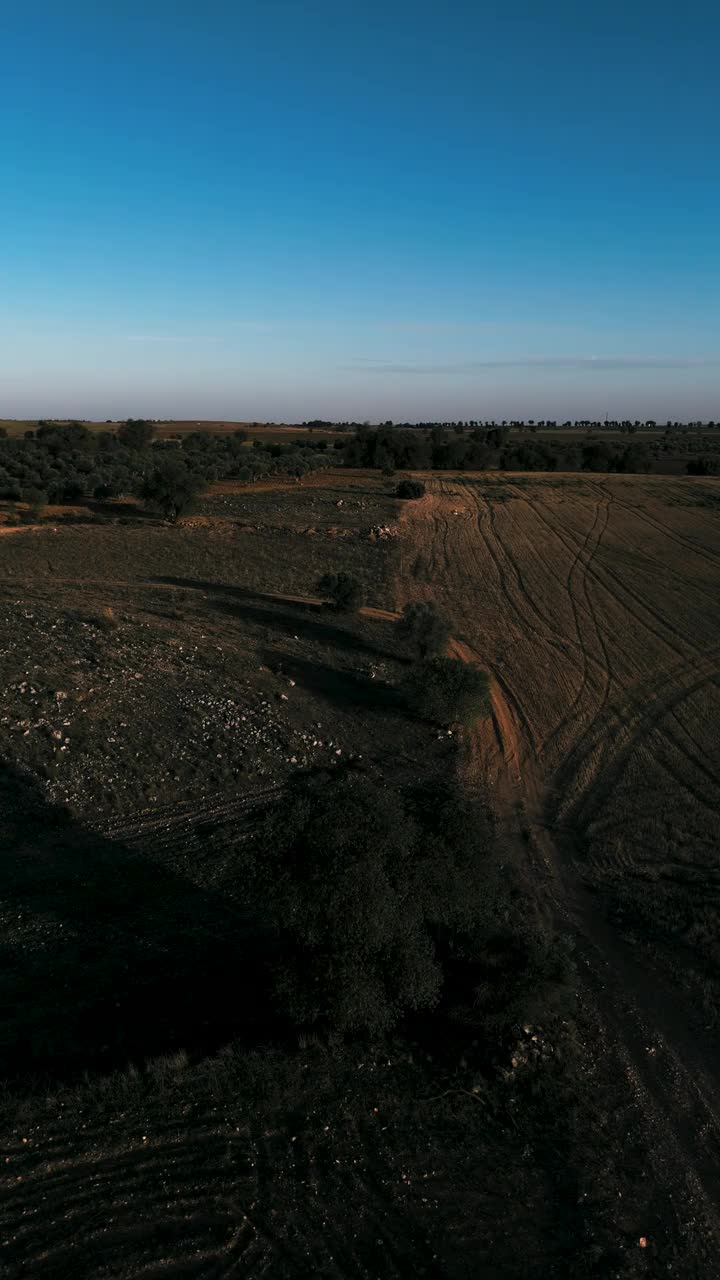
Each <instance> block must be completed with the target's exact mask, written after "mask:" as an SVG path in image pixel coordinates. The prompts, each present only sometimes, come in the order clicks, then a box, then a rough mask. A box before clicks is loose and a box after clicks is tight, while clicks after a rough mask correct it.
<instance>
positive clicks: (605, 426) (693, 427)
mask: <svg viewBox="0 0 720 1280" xmlns="http://www.w3.org/2000/svg"><path fill="white" fill-rule="evenodd" d="M300 425H301V426H303V427H306V428H307V430H308V431H316V430H318V431H320V430H321V431H360V430H361V429H366V430H367V429H372V430H376V429H377V428H375V427H372V428H371V424H370V423H369V422H331V421H329V420H328V419H325V418H313V419H311V420H310V421H309V422H303V423H301V424H300ZM378 427H396V428H398V429H400V430H405V431H432V430H434V429H438V428H440V429H442V430H443V431H457V432H462V431H469V430H472V429H473V428H476V427H483V428H485V430H495V429H497V428H498V427H499V428H501V429H503V430H505V429H506V428H507V429H508V430H512V431H529V432H531V433H532V432H536V431H592V432H595V431H611V432H614V433H617V432H618V431H619V432H621V433H623V434H625V433H627V434H628V435H634V433H635V432H636V431H670V430H672V431H701V430H714V429H716V428H717V429H720V422H715V421H714V420H710V421H709V422H701V421H699V420H698V421H697V422H671V421H670V419H668V420H667V422H656V421H655V419H654V418H646V419H644V420H641V419H640V418H635V419H634V420H633V419H631V418H603V419H591V418H575V419H570V418H568V419H566V421H565V422H557V421H554V420H553V421H551V420H550V419H549V418H548V419H545V418H542V419H537V420H536V419H535V418H512V419H509V420H508V419H503V420H502V422H497V421H496V420H495V419H494V418H493V419H480V418H471V419H465V420H462V419H458V420H457V421H455V422H393V421H391V420H390V419H388V420H387V421H386V422H380V423H378Z"/></svg>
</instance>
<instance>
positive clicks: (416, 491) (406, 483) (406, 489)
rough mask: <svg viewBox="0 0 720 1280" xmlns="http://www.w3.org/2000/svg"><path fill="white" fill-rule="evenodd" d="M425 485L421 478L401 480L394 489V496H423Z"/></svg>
mask: <svg viewBox="0 0 720 1280" xmlns="http://www.w3.org/2000/svg"><path fill="white" fill-rule="evenodd" d="M424 496H425V485H424V484H423V482H422V480H401V481H400V483H399V485H398V486H397V489H396V490H395V497H396V498H423V497H424Z"/></svg>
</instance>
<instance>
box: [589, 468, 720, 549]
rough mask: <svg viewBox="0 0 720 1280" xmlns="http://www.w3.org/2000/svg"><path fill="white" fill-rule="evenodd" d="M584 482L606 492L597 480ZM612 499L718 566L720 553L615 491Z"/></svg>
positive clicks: (664, 534)
mask: <svg viewBox="0 0 720 1280" xmlns="http://www.w3.org/2000/svg"><path fill="white" fill-rule="evenodd" d="M585 483H586V484H587V485H588V487H591V486H592V487H594V488H595V489H598V490H600V492H604V493H607V490H606V488H605V486H604V485H603V484H602V483H601V481H599V480H586V481H585ZM612 501H613V502H614V503H616V504H617V505H618V506H619V507H622V508H623V510H624V511H627V512H629V513H630V515H632V516H635V517H636V518H637V519H638V520H641V521H643V522H644V523H645V524H647V525H649V526H650V528H652V529H655V531H656V532H657V533H660V534H662V536H663V537H664V538H667V539H668V541H669V542H674V543H675V544H676V546H678V547H680V548H682V549H683V550H684V551H690V552H691V553H692V554H693V555H697V556H701V557H702V559H704V560H707V561H708V562H709V563H710V564H711V565H712V566H713V568H714V569H718V568H720V555H715V553H714V552H712V551H708V550H707V549H706V548H705V547H699V546H698V545H697V544H696V543H694V542H692V541H691V539H690V538H684V537H683V535H682V534H681V533H678V532H677V530H675V529H671V528H670V526H669V525H666V524H663V523H662V521H661V520H658V519H657V517H656V516H651V515H650V513H649V512H648V511H646V510H645V509H644V508H641V507H633V506H631V505H630V503H628V502H623V500H622V498H619V497H618V496H617V494H616V493H613V494H612Z"/></svg>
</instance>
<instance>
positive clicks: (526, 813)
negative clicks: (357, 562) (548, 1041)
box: [394, 475, 720, 1274]
mask: <svg viewBox="0 0 720 1280" xmlns="http://www.w3.org/2000/svg"><path fill="white" fill-rule="evenodd" d="M427 484H428V490H429V491H428V493H427V495H426V496H425V498H423V499H421V500H420V501H418V502H414V503H407V504H406V506H405V512H404V522H405V536H404V537H403V538H402V539H401V541H400V547H401V553H402V561H401V565H400V568H399V571H398V574H397V577H396V594H395V600H394V604H395V607H396V608H401V607H402V606H403V604H404V603H405V602H406V601H408V600H411V599H418V598H420V599H427V600H433V601H434V602H435V603H436V604H437V605H438V606H439V607H440V608H441V610H442V611H443V612H444V613H445V615H446V616H447V617H448V619H449V620H450V622H451V625H452V627H453V629H454V632H455V636H456V637H457V638H456V641H455V642H454V649H455V652H456V653H457V654H458V656H460V657H463V658H464V659H465V660H468V661H475V662H478V663H479V664H481V665H483V666H485V667H486V668H487V669H489V671H490V673H491V675H492V680H493V714H492V718H491V720H490V721H488V722H486V723H484V724H481V725H479V726H477V728H476V729H475V730H474V731H472V732H470V733H467V734H466V735H465V740H464V749H465V762H464V766H463V767H464V770H465V776H466V778H467V780H468V783H470V784H472V783H473V782H475V781H477V782H482V781H483V780H489V781H490V782H491V785H492V787H493V788H494V792H495V797H496V801H495V803H496V808H497V811H498V814H499V817H500V820H501V822H502V823H503V826H504V829H505V832H506V836H507V839H508V842H509V843H510V844H513V845H514V846H515V848H516V852H517V856H518V859H519V860H521V861H522V860H524V862H525V867H526V875H527V881H528V884H529V886H531V887H534V891H535V893H536V894H538V896H539V897H540V900H541V901H542V902H543V903H544V905H545V909H546V910H547V912H548V914H549V915H550V916H552V917H553V918H554V919H555V921H556V922H557V923H558V924H559V925H560V927H561V928H562V927H564V928H568V929H569V930H570V931H571V933H572V934H573V936H574V938H575V945H576V950H577V955H578V959H579V961H580V975H581V980H582V981H581V990H582V993H583V998H584V999H585V1001H586V1003H587V1005H588V1007H592V1008H593V1009H594V1011H595V1015H596V1016H597V1018H598V1025H599V1026H600V1027H601V1028H602V1031H601V1035H602V1038H603V1040H604V1041H605V1043H606V1045H609V1044H612V1045H613V1046H614V1050H615V1052H617V1053H618V1055H619V1057H620V1058H621V1059H622V1060H624V1061H625V1064H626V1071H627V1077H628V1080H629V1082H630V1085H631V1087H632V1089H633V1090H634V1091H635V1092H636V1095H637V1098H638V1101H639V1104H640V1106H641V1107H642V1110H643V1113H644V1114H645V1116H646V1120H647V1126H648V1131H649V1132H650V1134H651V1135H652V1151H653V1158H654V1160H655V1162H656V1163H655V1173H656V1175H657V1176H658V1178H665V1179H666V1180H667V1170H668V1169H670V1168H673V1169H674V1170H675V1173H674V1175H673V1179H671V1181H674V1183H675V1188H674V1189H675V1196H676V1210H677V1213H678V1222H679V1223H684V1224H685V1225H686V1226H687V1224H688V1223H689V1222H690V1221H691V1220H695V1221H697V1222H698V1223H699V1224H700V1223H701V1224H702V1232H704V1233H706V1236H707V1239H708V1240H712V1241H714V1245H713V1247H714V1248H715V1249H716V1248H717V1246H718V1244H719V1243H720V1219H718V1214H717V1205H718V1197H719V1195H720V1118H719V1117H718V1114H717V1110H716V1107H717V1101H718V1098H720V1070H718V1068H717V1061H718V1059H717V1045H716V1040H715V1035H714V1031H715V1026H716V1024H717V1021H718V1017H719V1015H720V964H719V961H720V950H719V949H718V941H717V939H718V929H719V927H720V914H719V913H718V888H719V887H720V886H719V880H718V876H719V872H718V862H717V850H718V846H719V845H720V742H719V740H718V734H717V724H718V717H719V714H720V645H719V643H718V640H719V637H720V593H719V592H718V585H719V575H720V522H718V520H717V504H718V502H719V501H720V483H719V482H713V481H709V482H702V483H698V482H694V481H692V480H669V479H658V478H654V477H653V478H650V477H632V478H630V477H606V476H597V477H593V478H592V479H586V478H583V479H580V478H570V477H558V476H553V477H551V476H547V475H535V476H527V475H526V476H520V475H507V476H504V477H502V478H500V477H495V476H484V477H473V478H472V479H470V478H468V477H462V478H458V479H452V480H451V479H445V478H438V477H435V478H434V479H433V478H431V477H428V478H427ZM703 1274H704V1272H703ZM707 1274H712V1272H711V1271H708V1273H707Z"/></svg>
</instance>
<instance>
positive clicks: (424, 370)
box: [344, 356, 720, 375]
mask: <svg viewBox="0 0 720 1280" xmlns="http://www.w3.org/2000/svg"><path fill="white" fill-rule="evenodd" d="M718 366H720V356H712V357H709V358H703V359H686V358H684V357H680V356H678V357H676V356H657V357H653V356H540V357H532V358H531V357H527V358H521V359H513V360H463V361H458V362H456V363H450V364H404V363H399V362H393V361H389V360H385V361H383V360H362V359H358V360H355V361H354V362H353V363H352V364H350V365H345V366H344V370H345V372H348V371H352V372H355V373H404V374H414V373H415V374H420V375H423V374H468V373H470V374H472V373H483V372H485V371H486V370H491V369H581V370H586V371H597V372H608V371H611V370H622V369H705V368H716V367H718Z"/></svg>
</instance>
